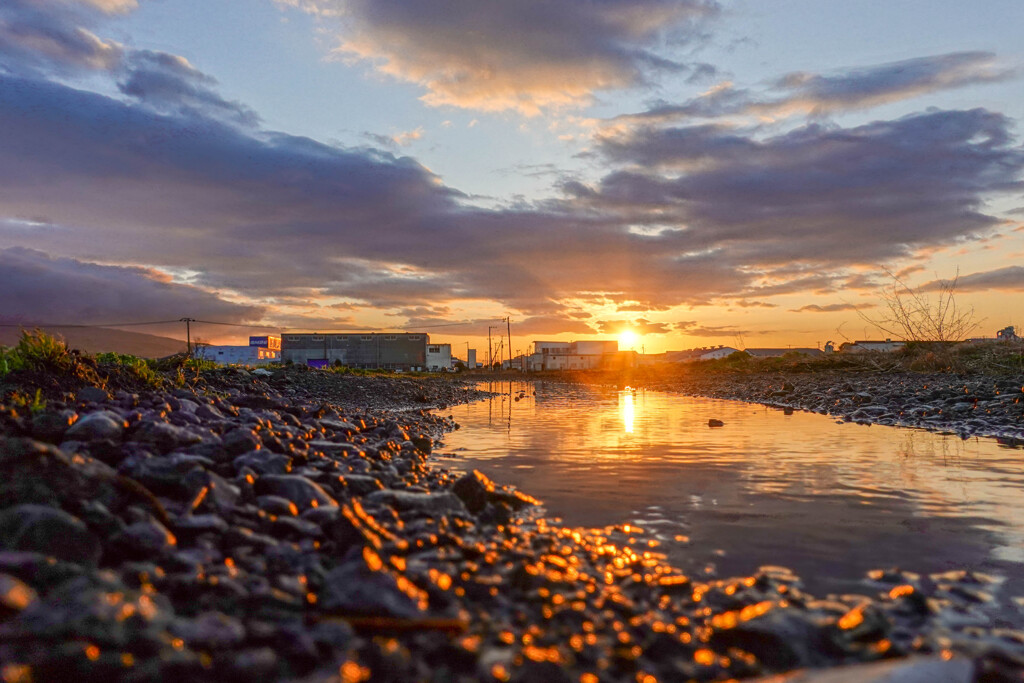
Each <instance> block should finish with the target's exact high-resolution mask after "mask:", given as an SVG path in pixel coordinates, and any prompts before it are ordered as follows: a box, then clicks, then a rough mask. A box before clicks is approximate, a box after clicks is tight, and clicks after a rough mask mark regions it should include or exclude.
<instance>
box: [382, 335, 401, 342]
mask: <svg viewBox="0 0 1024 683" xmlns="http://www.w3.org/2000/svg"><path fill="white" fill-rule="evenodd" d="M396 339H398V335H397V334H385V335H384V341H395V340H396Z"/></svg>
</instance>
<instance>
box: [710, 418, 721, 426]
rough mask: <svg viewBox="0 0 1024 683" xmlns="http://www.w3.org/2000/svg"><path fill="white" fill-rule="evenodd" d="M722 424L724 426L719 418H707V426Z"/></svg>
mask: <svg viewBox="0 0 1024 683" xmlns="http://www.w3.org/2000/svg"><path fill="white" fill-rule="evenodd" d="M724 426H725V423H724V422H722V421H721V420H718V419H715V418H711V419H710V420H708V427H724Z"/></svg>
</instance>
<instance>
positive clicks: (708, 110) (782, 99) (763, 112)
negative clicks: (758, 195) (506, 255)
mask: <svg viewBox="0 0 1024 683" xmlns="http://www.w3.org/2000/svg"><path fill="white" fill-rule="evenodd" d="M1017 76H1019V72H1018V70H1017V69H1015V68H1012V67H1010V66H1008V65H1006V64H1003V63H1001V62H1000V61H999V60H998V59H997V58H996V56H995V55H994V54H993V53H991V52H950V53H947V54H941V55H932V56H928V57H917V58H914V59H907V60H903V61H899V62H889V63H886V64H878V65H874V66H869V67H862V68H848V69H845V70H841V71H837V72H834V73H831V74H816V73H810V72H802V71H801V72H793V73H790V74H787V75H785V76H783V77H782V78H780V79H778V80H776V81H775V82H774V83H773V84H772V85H771V86H770V87H769V88H768V91H767V92H765V93H756V92H754V91H752V90H750V89H746V88H735V87H734V85H733V84H732V83H729V82H724V83H721V84H719V85H718V86H716V87H714V88H711V89H710V90H708V91H707V92H706V93H703V94H702V95H700V96H699V97H696V98H694V99H691V100H689V101H687V102H684V103H682V104H672V103H666V102H662V103H659V104H658V105H656V106H654V107H651V108H650V109H648V110H647V111H644V112H641V113H638V114H629V115H624V116H620V117H617V118H616V119H615V121H616V122H619V123H623V122H646V123H655V122H667V121H672V120H678V119H685V118H719V117H723V116H731V115H750V116H758V117H769V118H779V117H787V116H793V115H798V114H813V115H820V114H828V113H835V112H847V111H855V110H859V109H869V108H871V107H876V106H879V105H882V104H888V103H891V102H898V101H901V100H907V99H911V98H913V97H919V96H921V95H926V94H929V93H933V92H939V91H942V90H952V89H956V88H963V87H967V86H972V85H979V84H984V83H998V82H1002V81H1006V80H1009V79H1012V78H1015V77H1017Z"/></svg>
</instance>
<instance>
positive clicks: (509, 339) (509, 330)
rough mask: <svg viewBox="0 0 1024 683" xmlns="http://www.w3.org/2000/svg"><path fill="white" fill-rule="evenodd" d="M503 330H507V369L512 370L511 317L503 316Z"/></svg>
mask: <svg viewBox="0 0 1024 683" xmlns="http://www.w3.org/2000/svg"><path fill="white" fill-rule="evenodd" d="M505 328H506V329H507V330H508V369H509V370H511V369H512V316H508V315H506V316H505Z"/></svg>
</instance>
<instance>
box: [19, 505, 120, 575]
mask: <svg viewBox="0 0 1024 683" xmlns="http://www.w3.org/2000/svg"><path fill="white" fill-rule="evenodd" d="M0 547H2V548H4V549H5V550H26V551H30V552H37V553H43V554H45V555H51V556H53V557H56V558H57V559H58V560H64V561H66V562H74V563H76V564H84V565H89V566H95V565H96V563H97V562H98V561H99V558H100V554H101V553H102V548H101V547H100V542H99V540H98V539H97V538H96V537H95V536H93V535H92V533H90V532H89V529H88V527H86V526H85V524H84V523H83V522H82V521H81V520H80V519H78V518H77V517H73V516H72V515H69V514H68V513H66V512H64V511H63V510H59V509H57V508H53V507H49V506H46V505H34V504H25V505H16V506H14V507H11V508H7V509H6V510H4V511H3V512H0Z"/></svg>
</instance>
